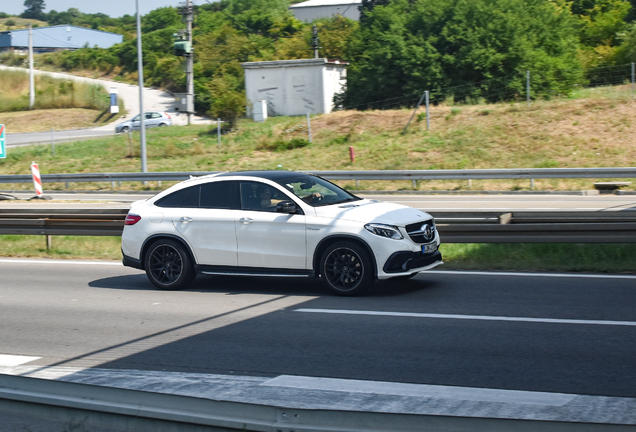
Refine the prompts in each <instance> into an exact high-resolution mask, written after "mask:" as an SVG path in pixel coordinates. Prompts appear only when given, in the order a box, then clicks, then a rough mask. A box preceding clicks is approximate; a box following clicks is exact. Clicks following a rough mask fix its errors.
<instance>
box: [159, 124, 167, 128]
mask: <svg viewBox="0 0 636 432" xmlns="http://www.w3.org/2000/svg"><path fill="white" fill-rule="evenodd" d="M166 126H168V125H167V124H165V123H159V127H166Z"/></svg>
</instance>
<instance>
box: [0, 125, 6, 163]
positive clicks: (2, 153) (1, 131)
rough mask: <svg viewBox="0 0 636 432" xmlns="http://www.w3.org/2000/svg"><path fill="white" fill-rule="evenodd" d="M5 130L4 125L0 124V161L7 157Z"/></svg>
mask: <svg viewBox="0 0 636 432" xmlns="http://www.w3.org/2000/svg"><path fill="white" fill-rule="evenodd" d="M5 129H6V128H5V127H4V125H3V124H0V159H4V158H6V157H7V151H6V138H5V137H6V133H5Z"/></svg>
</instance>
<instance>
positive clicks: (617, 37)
mask: <svg viewBox="0 0 636 432" xmlns="http://www.w3.org/2000/svg"><path fill="white" fill-rule="evenodd" d="M30 1H32V2H34V3H36V4H35V9H38V7H39V0H30ZM633 1H636V0H633ZM290 3H291V2H290V1H289V0H221V1H218V2H214V3H208V4H203V5H201V6H197V7H196V15H195V22H194V52H195V67H194V74H195V92H196V104H195V108H196V110H197V111H198V112H200V113H206V114H209V115H211V116H213V117H222V118H224V119H225V120H228V121H230V122H231V123H233V122H234V121H235V120H236V118H238V117H239V116H241V115H242V114H243V112H244V107H245V92H244V79H243V69H242V68H241V65H240V64H241V63H242V62H248V61H263V60H285V59H299V58H311V57H313V50H312V49H311V36H312V25H316V26H317V27H318V31H319V35H320V46H321V50H320V55H321V56H322V57H327V58H335V59H341V60H346V61H349V62H350V63H351V64H350V66H349V69H348V80H347V83H348V84H347V90H346V92H345V93H343V94H341V95H339V96H338V98H337V102H338V104H339V105H340V106H341V107H371V108H377V107H382V106H381V105H379V104H378V103H377V101H381V100H384V99H388V98H394V97H396V96H408V95H415V94H421V93H422V91H423V90H425V89H428V90H430V91H431V92H432V94H433V96H434V100H436V101H440V100H444V99H446V98H448V97H450V96H451V93H450V91H449V88H455V87H458V86H464V85H466V84H471V87H470V89H469V90H467V93H466V94H465V98H466V99H469V98H475V99H484V100H488V101H494V100H501V99H505V100H508V99H515V98H520V97H522V95H524V92H525V89H524V81H523V79H519V78H520V77H522V76H523V74H525V71H528V70H530V71H536V72H538V73H536V74H534V75H533V90H532V91H533V97H534V98H549V97H551V95H554V94H559V95H563V94H568V93H569V92H571V91H572V90H573V89H574V88H575V86H577V85H580V84H585V82H586V80H587V79H589V77H586V76H585V73H584V70H585V69H586V68H591V67H599V66H611V65H618V64H626V63H630V62H633V61H635V60H636V24H635V23H634V22H633V19H634V18H636V14H635V13H634V10H633V8H632V3H631V2H630V1H627V0H572V1H566V0H363V2H362V5H361V8H360V9H361V12H362V15H361V19H360V21H359V22H357V21H351V20H349V19H346V18H342V17H339V16H338V17H333V18H330V19H320V20H317V21H316V22H314V23H302V22H300V21H298V20H296V19H295V18H294V17H293V15H292V14H291V12H289V5H290ZM32 6H33V5H32ZM25 14H31V15H32V14H33V8H31V9H29V10H28V11H25ZM25 14H23V16H24V15H25ZM38 14H39V18H40V19H44V20H46V21H47V22H48V24H49V25H55V24H73V25H80V26H85V27H90V28H93V29H98V30H104V31H113V32H117V33H121V34H123V35H124V42H123V43H121V44H119V45H116V46H114V47H112V48H110V49H107V50H101V49H93V48H84V49H80V50H77V51H64V52H57V53H51V54H43V55H41V56H40V57H39V58H38V59H37V60H36V66H40V67H45V68H46V67H50V68H55V69H62V70H66V71H76V70H94V71H97V72H99V73H102V74H109V75H111V76H115V77H118V78H119V79H122V80H129V81H134V80H136V78H137V72H136V70H137V47H136V40H135V35H136V33H135V18H134V17H132V16H130V15H124V16H123V17H121V18H111V17H108V16H106V15H104V14H83V13H81V12H80V11H79V10H78V9H75V8H70V9H68V10H67V11H64V12H57V11H50V12H49V13H42V12H41V11H40V12H38ZM184 28H185V24H184V23H183V22H182V19H181V16H180V15H179V14H178V12H177V9H176V8H173V7H163V8H158V9H155V10H153V11H152V12H150V13H149V14H147V15H145V16H143V17H142V30H143V50H144V79H145V82H146V85H152V86H158V87H162V88H165V89H167V90H171V91H175V92H182V91H184V90H185V88H184V87H185V74H184V64H183V62H184V59H183V58H182V57H176V56H175V55H174V53H173V38H172V35H173V34H174V33H176V32H177V31H178V30H181V29H184ZM0 61H2V62H3V63H8V64H21V63H22V62H23V59H22V58H19V57H17V56H12V55H5V56H3V57H2V58H1V59H0ZM493 80H494V81H493ZM474 83H480V84H478V85H474ZM495 86H496V87H497V91H496V92H495V91H493V89H494V87H495Z"/></svg>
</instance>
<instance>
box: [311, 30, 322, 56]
mask: <svg viewBox="0 0 636 432" xmlns="http://www.w3.org/2000/svg"><path fill="white" fill-rule="evenodd" d="M313 30H314V36H313V37H312V38H311V47H312V49H313V50H314V58H318V50H319V49H320V48H322V47H321V46H319V45H320V38H319V37H318V27H316V26H314V28H313Z"/></svg>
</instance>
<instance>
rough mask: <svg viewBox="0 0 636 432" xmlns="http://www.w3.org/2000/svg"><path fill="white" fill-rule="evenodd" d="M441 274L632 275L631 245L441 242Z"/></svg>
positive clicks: (102, 242)
mask: <svg viewBox="0 0 636 432" xmlns="http://www.w3.org/2000/svg"><path fill="white" fill-rule="evenodd" d="M51 243H52V245H51V249H50V250H48V251H47V249H46V237H45V236H26V235H0V256H3V257H13V258H47V259H86V260H94V259H99V260H121V258H122V257H121V250H120V245H121V238H120V237H92V236H53V237H52V241H51ZM441 252H442V255H443V257H444V265H443V266H441V267H439V269H443V270H483V271H487V270H489V271H529V272H540V271H545V272H574V273H580V272H584V273H612V274H616V273H625V274H636V258H635V257H636V244H561V243H559V244H547V243H546V244H442V246H441Z"/></svg>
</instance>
